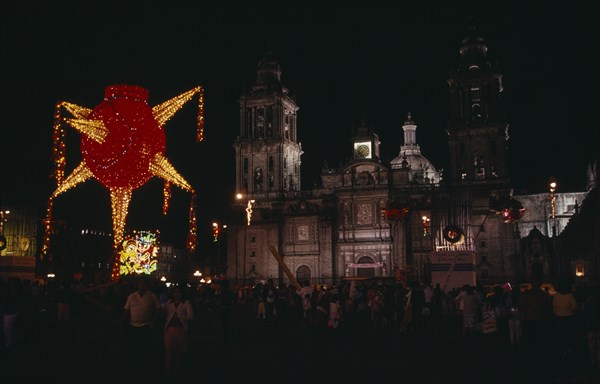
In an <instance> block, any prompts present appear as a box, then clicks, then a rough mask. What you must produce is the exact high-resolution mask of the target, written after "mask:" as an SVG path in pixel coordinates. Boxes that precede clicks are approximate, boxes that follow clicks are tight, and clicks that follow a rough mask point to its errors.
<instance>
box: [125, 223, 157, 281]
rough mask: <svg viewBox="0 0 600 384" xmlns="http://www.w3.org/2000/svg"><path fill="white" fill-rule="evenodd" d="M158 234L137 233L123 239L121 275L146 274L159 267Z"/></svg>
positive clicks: (148, 232)
mask: <svg viewBox="0 0 600 384" xmlns="http://www.w3.org/2000/svg"><path fill="white" fill-rule="evenodd" d="M158 248H159V244H158V232H157V233H153V232H150V231H136V232H134V233H133V235H132V236H127V237H125V238H124V239H123V242H122V250H121V251H120V252H119V255H120V257H119V275H131V274H138V275H141V274H146V275H149V274H151V273H152V272H154V271H156V268H157V267H158V260H157V256H158Z"/></svg>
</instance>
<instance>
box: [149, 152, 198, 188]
mask: <svg viewBox="0 0 600 384" xmlns="http://www.w3.org/2000/svg"><path fill="white" fill-rule="evenodd" d="M149 168H150V173H152V174H153V175H154V176H158V177H160V178H161V179H164V180H165V181H167V182H169V183H173V184H175V185H176V186H178V187H179V188H181V189H183V190H185V191H188V192H190V191H191V190H192V186H191V185H190V184H189V183H188V182H187V181H186V180H185V179H184V178H183V176H181V175H180V174H179V173H178V172H177V170H176V169H175V167H173V165H171V163H170V162H169V160H167V158H166V157H164V156H163V155H162V154H160V153H157V154H156V155H155V156H154V158H153V159H152V161H150V164H149Z"/></svg>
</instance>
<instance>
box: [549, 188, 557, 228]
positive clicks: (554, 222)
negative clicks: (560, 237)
mask: <svg viewBox="0 0 600 384" xmlns="http://www.w3.org/2000/svg"><path fill="white" fill-rule="evenodd" d="M557 186H558V184H557V183H556V180H555V179H554V178H553V177H552V178H550V184H549V187H550V194H551V198H550V202H551V205H552V237H554V236H556V196H555V192H556V187H557Z"/></svg>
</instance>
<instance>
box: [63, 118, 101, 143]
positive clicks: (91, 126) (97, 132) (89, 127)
mask: <svg viewBox="0 0 600 384" xmlns="http://www.w3.org/2000/svg"><path fill="white" fill-rule="evenodd" d="M66 121H67V123H68V124H69V125H70V126H71V127H73V128H75V130H76V131H78V132H80V133H82V134H84V135H86V136H87V137H88V138H90V139H92V140H94V141H95V142H97V143H103V142H104V139H105V138H106V136H107V135H108V128H106V126H105V125H104V121H102V120H91V119H66Z"/></svg>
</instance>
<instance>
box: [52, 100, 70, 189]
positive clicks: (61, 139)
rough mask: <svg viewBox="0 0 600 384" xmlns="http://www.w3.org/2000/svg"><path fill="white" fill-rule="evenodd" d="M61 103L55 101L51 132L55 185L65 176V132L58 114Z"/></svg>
mask: <svg viewBox="0 0 600 384" xmlns="http://www.w3.org/2000/svg"><path fill="white" fill-rule="evenodd" d="M62 105H63V103H62V102H61V101H59V102H57V103H56V106H55V107H54V129H53V132H52V144H53V145H52V160H53V162H54V168H55V169H54V180H55V181H56V185H60V184H61V183H62V181H63V179H64V178H65V167H66V164H67V162H66V159H65V137H66V132H65V129H64V127H63V125H62V124H61V122H62V118H61V116H60V108H61V107H62Z"/></svg>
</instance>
